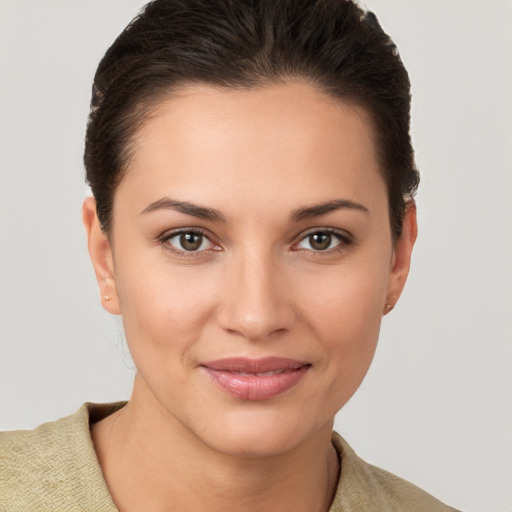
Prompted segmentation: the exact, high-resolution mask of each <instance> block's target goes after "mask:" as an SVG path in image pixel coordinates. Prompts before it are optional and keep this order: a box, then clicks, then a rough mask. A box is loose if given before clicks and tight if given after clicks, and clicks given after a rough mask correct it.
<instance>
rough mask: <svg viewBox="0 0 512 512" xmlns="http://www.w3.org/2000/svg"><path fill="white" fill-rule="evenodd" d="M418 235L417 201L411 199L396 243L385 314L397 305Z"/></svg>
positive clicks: (384, 309)
mask: <svg viewBox="0 0 512 512" xmlns="http://www.w3.org/2000/svg"><path fill="white" fill-rule="evenodd" d="M417 235H418V223H417V219H416V203H415V202H414V201H412V200H411V201H410V202H408V203H407V205H406V209H405V215H404V222H403V227H402V233H401V235H400V237H399V238H398V240H397V241H396V244H395V249H394V254H393V261H392V265H391V269H390V273H389V280H388V288H387V295H386V303H385V305H384V308H383V314H384V315H386V314H387V313H389V312H390V311H391V310H392V309H393V308H394V307H395V305H396V303H397V301H398V299H399V298H400V295H401V293H402V290H403V289H404V286H405V282H406V281H407V276H408V275H409V268H410V265H411V256H412V250H413V248H414V243H415V242H416V237H417Z"/></svg>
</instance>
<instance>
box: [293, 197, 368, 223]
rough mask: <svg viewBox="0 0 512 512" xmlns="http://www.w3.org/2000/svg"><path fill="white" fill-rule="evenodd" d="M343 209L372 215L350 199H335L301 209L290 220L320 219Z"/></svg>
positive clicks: (364, 207)
mask: <svg viewBox="0 0 512 512" xmlns="http://www.w3.org/2000/svg"><path fill="white" fill-rule="evenodd" d="M341 209H350V210H358V211H362V212H364V213H370V212H369V211H368V208H366V206H363V205H362V204H359V203H355V202H354V201H350V200H348V199H335V200H333V201H327V202H326V203H320V204H315V205H313V206H308V207H307V208H299V209H298V210H295V211H293V212H292V214H291V216H290V218H291V219H292V220H293V221H295V222H299V221H301V220H305V219H311V218H314V217H320V216H321V215H325V214H326V213H330V212H333V211H335V210H341Z"/></svg>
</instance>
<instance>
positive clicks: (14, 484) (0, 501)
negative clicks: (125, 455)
mask: <svg viewBox="0 0 512 512" xmlns="http://www.w3.org/2000/svg"><path fill="white" fill-rule="evenodd" d="M120 406H121V405H120V404H112V405H110V406H106V407H101V406H96V405H94V404H89V403H86V404H84V405H83V406H82V407H80V409H79V410H78V411H77V412H76V413H75V414H72V415H71V416H67V417H65V418H62V419H60V420H58V421H54V422H50V423H45V424H43V425H41V426H39V427H38V428H36V429H34V430H24V431H23V430H19V431H13V432H2V433H0V475H2V476H1V480H0V490H1V492H0V496H1V497H0V509H1V510H2V511H11V510H13V511H14V510H42V509H45V508H46V509H47V510H51V509H52V507H53V509H54V507H55V506H56V505H57V504H58V506H59V508H60V509H62V510H70V511H71V510H83V506H84V504H95V503H98V504H101V506H103V507H104V505H105V504H106V503H107V504H112V503H111V499H110V495H109V493H108V490H107V487H106V484H105V482H104V480H103V476H102V473H101V468H100V466H99V463H98V461H97V458H96V453H95V451H94V446H93V444H92V440H91V436H90V429H89V421H90V418H89V416H90V414H91V413H92V414H98V409H99V410H100V411H102V412H105V411H107V412H108V408H112V407H117V408H119V407H120ZM114 410H115V409H114ZM107 415H108V414H107ZM112 505H113V504H112ZM103 510H109V509H105V508H103ZM112 510H115V508H113V509H112Z"/></svg>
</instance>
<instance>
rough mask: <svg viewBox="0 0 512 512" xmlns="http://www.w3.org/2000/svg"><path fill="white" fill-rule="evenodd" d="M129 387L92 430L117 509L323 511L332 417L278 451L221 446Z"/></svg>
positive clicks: (334, 470) (334, 474)
mask: <svg viewBox="0 0 512 512" xmlns="http://www.w3.org/2000/svg"><path fill="white" fill-rule="evenodd" d="M136 390H137V386H135V388H134V393H133V395H132V399H131V400H130V402H129V403H128V404H127V405H126V406H125V407H124V408H123V409H121V410H120V411H118V412H116V413H115V414H113V415H112V416H109V417H107V418H106V419H105V420H103V421H101V422H99V423H97V424H95V425H94V426H93V431H92V433H93V441H94V444H95V448H96V451H97V453H98V459H99V461H100V465H101V466H102V470H103V474H104V476H105V480H106V482H107V485H108V487H109V490H110V493H111V495H112V497H113V499H114V502H115V504H116V506H117V508H118V509H119V510H120V512H124V511H125V510H130V511H137V510H139V509H140V510H158V511H160V510H162V511H163V510H188V511H191V512H203V511H206V510H208V511H209V512H216V511H223V512H224V511H225V510H238V509H241V510H242V509H243V510H247V511H250V512H259V511H265V512H269V511H272V512H279V511H289V510H294V511H297V512H299V511H304V512H306V511H307V512H317V511H318V512H327V511H328V510H329V507H330V503H331V502H332V499H333V497H334V493H335V491H336V485H337V481H338V472H339V469H338V468H339V463H338V457H337V454H336V451H335V449H334V447H333V446H332V444H331V431H332V423H330V424H329V425H326V426H325V428H323V429H322V430H321V431H319V432H316V433H315V434H314V435H313V436H311V437H309V438H308V439H305V440H303V441H302V442H300V443H299V444H298V445H297V446H295V447H294V448H292V449H290V450H288V451H286V452H284V453H279V454H276V455H271V456H262V457H258V456H244V455H238V454H230V453H222V452H219V451H217V450H215V449H213V448H211V447H209V446H207V445H206V444H205V443H204V442H202V440H201V439H199V438H198V437H197V436H195V435H194V434H193V433H191V432H190V431H189V430H188V429H187V428H186V427H185V426H184V425H183V424H181V423H179V422H177V421H176V420H174V419H173V418H172V417H170V416H169V415H168V414H167V413H166V412H165V411H163V409H162V408H161V407H160V406H159V404H158V403H156V401H155V400H154V398H153V399H151V398H152V397H147V396H144V397H143V396H139V392H138V391H136ZM143 394H144V393H140V395H143ZM142 398H144V400H143V399H142Z"/></svg>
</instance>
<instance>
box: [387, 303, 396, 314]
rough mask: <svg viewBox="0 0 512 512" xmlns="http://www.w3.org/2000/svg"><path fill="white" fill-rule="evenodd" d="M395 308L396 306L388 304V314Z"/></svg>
mask: <svg viewBox="0 0 512 512" xmlns="http://www.w3.org/2000/svg"><path fill="white" fill-rule="evenodd" d="M394 307H395V305H394V304H386V313H389V312H390V311H391V310H392V309H393V308H394Z"/></svg>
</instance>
